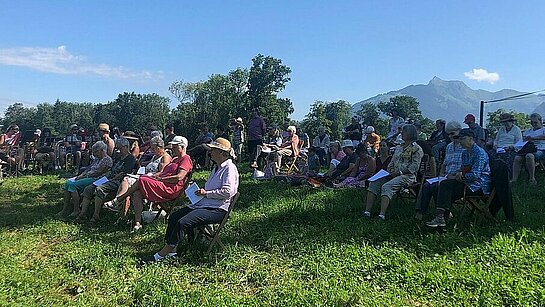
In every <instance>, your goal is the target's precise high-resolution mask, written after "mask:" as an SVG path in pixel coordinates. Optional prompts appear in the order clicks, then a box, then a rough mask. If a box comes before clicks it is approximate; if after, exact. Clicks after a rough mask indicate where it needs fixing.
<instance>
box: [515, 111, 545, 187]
mask: <svg viewBox="0 0 545 307" xmlns="http://www.w3.org/2000/svg"><path fill="white" fill-rule="evenodd" d="M530 124H531V125H532V128H529V129H526V131H524V133H523V137H522V139H523V140H524V141H527V142H533V143H534V145H535V146H536V149H537V150H536V151H535V152H532V153H522V154H517V155H516V156H515V160H514V161H513V179H512V180H511V181H512V182H517V179H518V178H519V174H520V169H521V166H522V162H523V160H524V161H526V169H527V170H528V177H530V179H529V183H530V184H531V185H536V184H537V181H536V177H535V173H536V161H538V160H543V159H544V158H545V128H544V127H543V120H542V119H541V115H539V114H538V113H532V114H531V115H530Z"/></svg>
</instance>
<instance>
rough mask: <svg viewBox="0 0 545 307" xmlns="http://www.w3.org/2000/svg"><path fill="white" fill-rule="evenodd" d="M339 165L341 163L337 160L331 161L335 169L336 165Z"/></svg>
mask: <svg viewBox="0 0 545 307" xmlns="http://www.w3.org/2000/svg"><path fill="white" fill-rule="evenodd" d="M339 163H341V161H339V160H337V159H331V164H333V166H335V167H337V165H339Z"/></svg>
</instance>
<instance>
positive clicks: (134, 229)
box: [131, 224, 142, 233]
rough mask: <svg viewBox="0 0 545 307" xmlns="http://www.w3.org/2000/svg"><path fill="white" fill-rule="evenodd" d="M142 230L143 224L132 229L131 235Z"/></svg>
mask: <svg viewBox="0 0 545 307" xmlns="http://www.w3.org/2000/svg"><path fill="white" fill-rule="evenodd" d="M141 230H142V224H135V225H134V226H133V227H132V230H131V233H136V232H139V231H141Z"/></svg>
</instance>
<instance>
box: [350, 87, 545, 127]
mask: <svg viewBox="0 0 545 307" xmlns="http://www.w3.org/2000/svg"><path fill="white" fill-rule="evenodd" d="M519 94H524V92H520V91H517V90H514V89H501V90H499V91H496V92H490V91H486V90H483V89H476V90H474V89H471V88H470V87H469V86H467V85H466V84H465V83H464V82H463V81H460V80H443V79H441V78H439V77H437V76H434V77H433V78H432V79H431V80H430V81H429V82H428V84H415V85H408V86H406V87H404V88H402V89H399V90H395V91H389V92H387V93H384V94H379V95H376V96H373V97H371V98H367V99H365V100H362V101H360V102H357V103H355V104H354V105H353V106H352V110H353V111H354V112H356V111H358V110H359V109H360V108H361V105H362V104H364V103H367V102H371V103H373V104H377V103H378V102H380V101H388V100H389V99H390V98H391V97H395V96H399V95H408V96H412V97H414V98H416V99H417V100H418V102H419V103H420V110H421V111H422V115H424V116H425V117H428V118H430V119H432V120H435V119H438V118H442V119H445V120H447V121H449V120H457V121H460V122H461V121H463V119H464V116H465V115H466V114H468V113H472V114H475V116H477V117H478V115H479V107H480V102H481V100H484V101H490V100H496V99H501V98H505V97H510V96H514V95H519ZM500 108H501V109H504V110H516V111H517V112H524V113H527V114H530V113H533V112H538V113H540V114H542V115H544V116H545V95H529V96H527V97H525V98H523V99H517V100H511V101H505V102H500V103H487V104H485V110H484V114H485V118H486V115H487V114H488V112H494V111H496V110H498V109H500Z"/></svg>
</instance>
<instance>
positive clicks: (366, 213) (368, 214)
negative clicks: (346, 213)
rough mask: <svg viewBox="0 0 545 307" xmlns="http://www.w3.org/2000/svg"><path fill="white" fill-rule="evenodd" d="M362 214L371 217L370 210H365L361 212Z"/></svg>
mask: <svg viewBox="0 0 545 307" xmlns="http://www.w3.org/2000/svg"><path fill="white" fill-rule="evenodd" d="M361 215H362V216H363V217H367V218H371V212H369V211H363V212H362V213H361Z"/></svg>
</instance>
